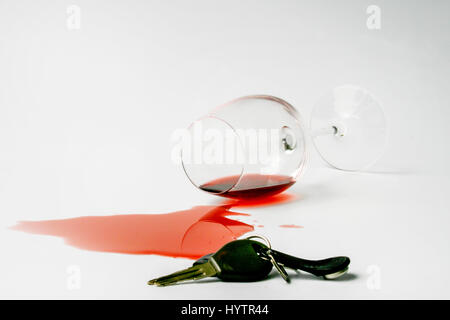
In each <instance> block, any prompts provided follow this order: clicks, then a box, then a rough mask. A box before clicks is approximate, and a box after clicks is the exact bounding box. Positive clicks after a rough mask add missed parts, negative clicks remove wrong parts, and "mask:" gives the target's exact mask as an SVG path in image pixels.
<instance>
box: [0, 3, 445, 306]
mask: <svg viewBox="0 0 450 320" xmlns="http://www.w3.org/2000/svg"><path fill="white" fill-rule="evenodd" d="M372 4H375V5H378V6H379V7H380V9H381V29H380V30H369V29H368V28H367V26H366V21H367V19H368V16H369V15H368V14H367V13H366V9H367V7H368V6H369V5H372ZM69 5H77V6H78V7H79V8H80V9H81V25H80V26H81V28H80V29H77V30H70V29H68V27H67V19H68V18H69V15H68V14H67V12H66V10H67V7H68V6H69ZM449 9H450V5H449V2H448V1H432V2H430V1H237V0H227V1H220V2H219V1H206V0H205V1H197V0H196V1H137V0H127V1H117V0H116V1H95V2H93V1H82V0H75V1H56V0H55V1H49V0H46V1H44V0H40V1H31V0H29V1H24V0H23V1H16V0H14V1H13V0H0V228H1V231H0V243H1V245H0V246H1V247H0V248H1V251H0V252H1V253H0V257H1V260H0V261H1V262H0V297H1V298H64V299H66V298H138V299H175V298H179V299H184V298H186V299H188V298H189V299H192V298H193V299H196V298H202V299H228V298H233V299H262V298H264V299H308V298H356V299H366V298H375V299H378V298H388V299H389V298H447V299H448V298H450V289H449V285H450V281H449V280H450V273H449V272H448V270H449V268H450V253H449V245H448V244H449V238H450V237H449V235H448V229H449V222H450V218H449V213H450V212H449V211H450V210H449V208H450V200H449V187H450V182H449V177H450V169H449V168H450V166H449V160H450V157H449V156H450V153H449V143H448V137H449V133H450V129H449V128H450V126H449V122H448V121H449V117H450V111H449V110H450V109H449V90H450V87H449V70H450V69H449V67H450V61H449V57H450V43H449V35H450V34H449V32H450V26H449V21H450V19H449V18H448V12H449ZM347 83H351V84H355V85H358V86H362V87H365V88H367V89H368V90H369V91H371V92H372V93H373V94H374V95H375V96H376V97H377V98H378V99H379V100H380V101H381V102H382V105H383V108H384V111H385V113H386V116H387V118H388V120H389V129H390V139H389V145H388V148H387V150H386V153H385V154H384V156H383V157H382V158H381V160H380V161H379V162H378V163H377V165H375V166H374V167H372V168H371V170H370V172H366V173H348V172H340V171H337V170H333V169H331V168H328V167H327V166H326V165H325V163H323V161H322V160H321V159H320V158H319V157H318V156H317V155H316V154H315V151H314V149H312V148H311V150H310V154H311V161H310V162H309V164H308V169H307V171H306V173H305V174H304V175H303V176H302V179H300V180H299V181H298V182H297V183H296V184H295V185H294V186H293V187H292V188H291V189H290V190H289V192H291V193H294V194H297V195H298V196H299V199H298V200H297V201H295V202H292V203H286V204H283V205H280V206H272V207H265V208H243V209H242V210H241V209H237V208H236V210H235V211H239V212H247V213H250V214H251V216H249V217H242V218H241V220H242V221H245V222H247V223H250V224H252V221H253V220H255V219H256V220H258V221H259V222H258V224H263V225H264V228H256V230H255V232H256V233H259V234H263V235H266V236H268V237H269V238H270V239H271V241H272V243H273V246H274V247H276V248H277V249H280V250H282V251H285V252H289V253H292V254H295V255H298V256H302V257H306V258H323V257H327V256H333V255H348V256H350V257H351V259H352V264H351V270H350V272H351V273H350V274H349V275H348V276H347V277H345V278H343V279H342V280H341V281H334V282H332V281H323V280H320V279H315V278H313V277H309V276H308V275H305V274H302V275H295V274H293V281H292V283H291V284H290V285H287V284H285V283H284V282H283V281H282V279H281V278H280V277H278V276H275V275H274V276H272V277H270V278H269V279H268V280H266V281H261V282H257V283H252V284H239V283H222V282H218V281H216V280H207V281H204V282H199V283H195V284H187V285H179V286H173V287H169V288H157V287H150V286H147V285H146V281H147V280H148V279H150V278H152V277H154V276H159V275H162V274H165V273H168V272H172V271H175V270H178V269H182V268H184V267H187V266H189V265H190V264H191V263H192V261H191V260H187V259H181V258H179V259H174V258H167V257H161V256H151V255H125V254H111V253H99V252H89V251H82V250H79V249H76V248H73V247H70V246H67V245H65V244H64V243H63V240H62V239H59V238H54V237H48V236H39V235H30V234H25V233H21V232H17V231H12V230H9V229H8V227H10V226H13V225H14V224H15V223H16V222H17V221H20V220H45V219H63V218H67V217H79V216H87V215H112V214H118V213H119V214H127V213H147V214H151V213H164V212H171V211H175V210H185V209H188V208H190V207H192V206H195V205H207V204H216V203H218V202H219V200H220V199H217V198H216V197H214V196H211V195H208V194H205V193H202V192H200V191H198V190H196V189H195V188H194V187H193V186H192V185H191V184H190V183H189V181H188V180H187V178H186V177H185V176H184V173H183V170H182V169H181V167H179V166H177V165H174V164H173V163H172V162H171V161H170V159H171V148H172V144H171V141H170V135H171V133H172V132H173V130H175V129H177V128H184V127H186V126H187V125H188V124H189V123H190V121H192V120H194V119H196V118H198V117H199V116H201V115H203V114H205V113H206V112H207V111H209V110H210V109H211V108H213V107H215V106H216V105H219V104H222V103H224V102H227V101H229V100H231V99H233V98H236V97H239V96H242V95H248V94H271V95H275V96H279V97H281V98H283V99H285V100H287V101H288V102H290V103H291V104H293V105H294V106H295V107H296V108H297V109H298V110H299V111H300V112H301V114H302V115H303V117H304V119H308V118H309V114H310V112H311V108H312V106H313V105H314V102H315V101H316V100H317V99H318V98H319V97H320V96H321V95H322V93H323V92H325V91H327V90H330V89H332V88H334V87H336V86H338V85H342V84H347ZM285 223H287V224H292V223H293V224H297V225H301V226H303V227H304V228H303V229H282V228H280V227H279V225H281V224H285ZM71 266H75V267H76V268H78V270H79V271H80V286H79V288H75V290H70V289H71V287H70V286H69V287H68V285H67V283H68V279H69V277H70V274H69V273H68V268H69V270H70V267H71ZM374 270H375V271H377V272H375V273H374ZM378 271H379V273H378ZM374 276H376V279H378V280H379V282H377V283H378V284H379V285H375V286H374V285H373V283H374V282H373V281H374V278H373V277H374ZM375 282H376V281H375ZM72 289H73V288H72Z"/></svg>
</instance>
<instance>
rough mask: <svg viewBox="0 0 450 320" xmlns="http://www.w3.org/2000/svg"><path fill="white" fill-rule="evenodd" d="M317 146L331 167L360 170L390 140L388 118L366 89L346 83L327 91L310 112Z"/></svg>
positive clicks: (372, 161) (371, 163)
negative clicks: (388, 138)
mask: <svg viewBox="0 0 450 320" xmlns="http://www.w3.org/2000/svg"><path fill="white" fill-rule="evenodd" d="M311 130H312V140H313V143H314V146H315V148H316V150H317V151H318V153H319V154H320V156H321V157H322V158H323V159H324V160H325V161H326V162H327V163H328V164H329V165H331V166H332V167H335V168H337V169H340V170H347V171H361V170H365V169H367V168H368V167H370V166H371V165H373V164H374V163H375V162H376V161H377V160H378V159H379V158H380V156H381V155H382V154H383V152H384V150H385V149H386V143H387V122H386V118H385V116H384V113H383V110H382V108H381V106H380V104H379V103H378V101H377V100H376V99H375V98H374V97H373V96H372V95H371V94H370V93H369V92H368V91H367V90H365V89H363V88H360V87H356V86H351V85H345V86H340V87H337V88H335V89H334V90H332V91H331V92H328V93H327V94H326V95H324V96H323V97H322V98H321V99H320V100H319V101H318V102H317V103H316V105H315V107H314V109H313V112H312V115H311Z"/></svg>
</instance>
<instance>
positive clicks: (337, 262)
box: [194, 236, 350, 282]
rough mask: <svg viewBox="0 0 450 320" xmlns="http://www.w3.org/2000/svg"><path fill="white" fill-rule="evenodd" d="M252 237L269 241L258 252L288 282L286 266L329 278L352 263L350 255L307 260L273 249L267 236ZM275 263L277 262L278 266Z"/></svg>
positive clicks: (343, 272) (205, 257)
mask: <svg viewBox="0 0 450 320" xmlns="http://www.w3.org/2000/svg"><path fill="white" fill-rule="evenodd" d="M250 238H260V239H262V240H264V241H265V242H266V243H267V246H261V247H258V249H257V251H258V254H259V255H260V257H261V258H263V259H265V260H267V261H271V263H272V264H273V265H274V266H275V267H276V268H277V270H278V272H279V273H280V274H281V275H282V276H283V278H284V279H285V280H286V281H287V282H289V277H288V275H287V273H286V271H285V270H284V267H286V268H289V269H294V270H301V271H305V272H308V273H311V274H313V275H315V276H318V277H324V278H325V279H328V280H332V279H336V278H339V277H340V276H342V275H344V274H345V273H346V272H347V271H348V266H349V264H350V258H348V257H333V258H328V259H323V260H316V261H314V260H306V259H302V258H297V257H294V256H291V255H288V254H285V253H282V252H280V251H276V250H273V249H272V247H271V244H270V242H269V240H267V239H266V238H265V237H261V236H252V237H250ZM247 239H249V238H247ZM212 255H213V254H208V255H205V256H203V257H201V258H200V259H199V260H197V261H196V262H194V265H197V264H201V263H204V262H206V261H208V259H209V258H210V257H211V256H212ZM274 263H276V264H277V265H278V267H277V266H276V265H275V264H274ZM279 267H280V269H281V270H280V269H279Z"/></svg>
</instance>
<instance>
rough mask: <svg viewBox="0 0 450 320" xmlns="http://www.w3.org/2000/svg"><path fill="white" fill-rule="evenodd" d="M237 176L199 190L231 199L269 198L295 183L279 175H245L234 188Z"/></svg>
mask: <svg viewBox="0 0 450 320" xmlns="http://www.w3.org/2000/svg"><path fill="white" fill-rule="evenodd" d="M238 179H239V176H229V177H224V178H220V179H216V180H213V181H210V182H208V183H205V184H203V185H201V186H200V189H202V190H204V191H207V192H211V193H215V194H217V195H219V196H223V197H228V198H233V199H244V200H245V199H255V198H262V197H270V196H273V195H275V194H277V193H280V192H283V191H284V190H286V189H287V188H289V187H290V186H292V185H293V184H294V183H295V180H294V179H293V178H292V177H288V176H280V175H264V174H247V175H244V176H243V177H242V179H241V180H240V181H239V182H238V184H237V185H236V186H234V185H235V184H236V182H237V181H238Z"/></svg>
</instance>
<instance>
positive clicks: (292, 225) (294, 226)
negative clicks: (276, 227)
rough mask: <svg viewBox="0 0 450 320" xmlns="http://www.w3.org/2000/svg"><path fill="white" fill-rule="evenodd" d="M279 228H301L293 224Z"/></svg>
mask: <svg viewBox="0 0 450 320" xmlns="http://www.w3.org/2000/svg"><path fill="white" fill-rule="evenodd" d="M280 227H281V228H293V229H301V228H303V227H302V226H297V225H295V224H282V225H281V226H280Z"/></svg>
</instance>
